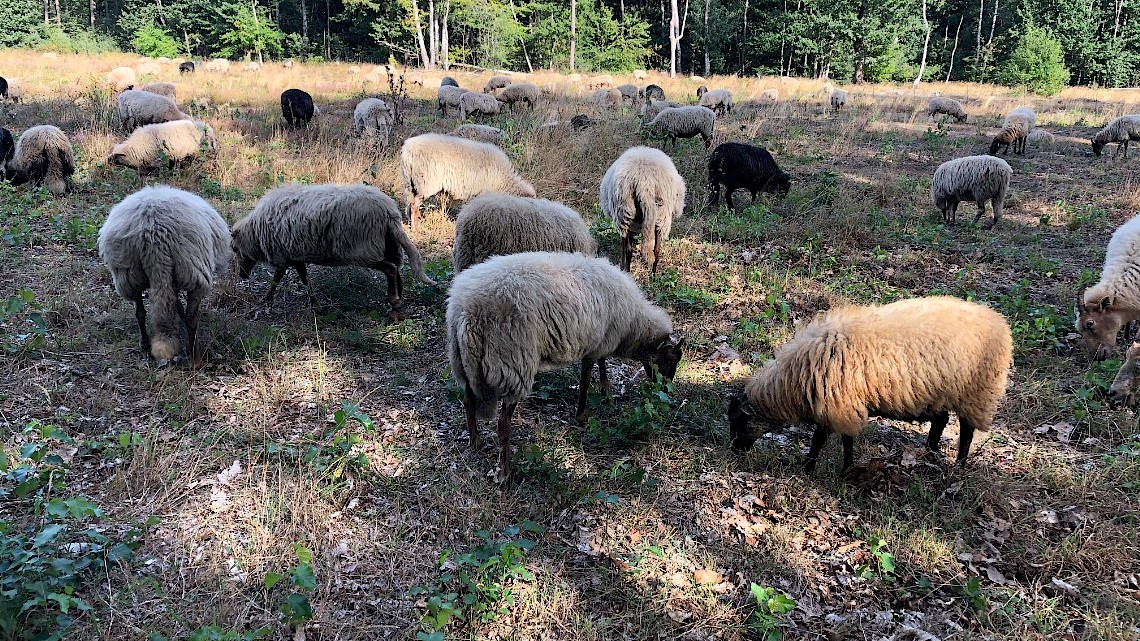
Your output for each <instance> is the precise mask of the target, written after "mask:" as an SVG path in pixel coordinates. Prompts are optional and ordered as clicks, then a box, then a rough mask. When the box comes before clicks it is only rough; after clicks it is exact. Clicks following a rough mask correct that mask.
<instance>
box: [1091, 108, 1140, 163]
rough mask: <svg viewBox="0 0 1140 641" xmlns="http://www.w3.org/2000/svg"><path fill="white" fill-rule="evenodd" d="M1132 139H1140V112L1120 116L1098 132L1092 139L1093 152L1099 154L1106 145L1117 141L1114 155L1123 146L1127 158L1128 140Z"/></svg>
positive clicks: (1113, 155)
mask: <svg viewBox="0 0 1140 641" xmlns="http://www.w3.org/2000/svg"><path fill="white" fill-rule="evenodd" d="M1130 140H1140V114H1131V115H1127V116H1120V117H1119V118H1117V119H1115V120H1113V121H1112V122H1110V123H1108V125H1106V126H1105V128H1104V129H1101V130H1100V131H1099V132H1097V134H1096V136H1094V137H1093V139H1092V148H1093V153H1094V154H1096V155H1097V156H1099V155H1100V152H1101V151H1102V150H1103V149H1104V146H1105V145H1107V144H1109V143H1111V142H1115V143H1117V145H1116V152H1115V153H1113V154H1112V157H1113V158H1115V157H1116V155H1117V154H1119V153H1120V149H1121V147H1123V148H1124V156H1125V157H1126V158H1127V157H1128V141H1130Z"/></svg>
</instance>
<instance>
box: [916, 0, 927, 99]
mask: <svg viewBox="0 0 1140 641" xmlns="http://www.w3.org/2000/svg"><path fill="white" fill-rule="evenodd" d="M922 24H923V25H924V26H925V27H926V40H924V41H923V43H922V62H920V63H919V64H918V76H916V77H915V79H914V86H915V87H917V86H918V85H919V83H921V82H922V74H923V73H925V72H926V52H927V51H928V50H929V49H930V20H928V19H927V18H926V0H922Z"/></svg>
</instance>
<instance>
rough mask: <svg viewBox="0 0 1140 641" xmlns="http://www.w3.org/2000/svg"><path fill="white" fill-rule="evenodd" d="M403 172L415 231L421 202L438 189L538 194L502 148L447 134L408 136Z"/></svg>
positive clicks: (470, 194) (465, 194)
mask: <svg viewBox="0 0 1140 641" xmlns="http://www.w3.org/2000/svg"><path fill="white" fill-rule="evenodd" d="M476 95H479V94H476ZM400 174H401V176H402V177H403V180H404V198H405V199H406V200H407V202H408V219H409V223H410V224H411V226H412V230H413V231H415V229H416V227H417V226H418V225H419V218H420V205H421V204H423V201H424V200H425V199H427V198H431V197H432V196H435V195H436V194H439V193H446V194H447V195H448V196H450V197H451V198H454V199H456V200H470V199H471V198H474V197H475V196H478V195H480V194H483V193H487V192H501V193H504V194H514V195H516V196H529V197H534V195H535V192H534V187H533V186H531V184H530V183H528V182H527V181H525V180H523V179H522V177H521V176H519V175H518V174H517V173H516V172H515V170H514V167H512V166H511V161H510V160H508V159H507V155H506V154H504V153H503V150H502V149H499V148H498V147H496V146H494V145H489V144H487V143H484V142H477V141H474V140H466V139H464V138H458V137H456V136H448V135H446V134H420V135H419V136H413V137H411V138H408V139H407V140H405V141H404V145H403V147H401V148H400Z"/></svg>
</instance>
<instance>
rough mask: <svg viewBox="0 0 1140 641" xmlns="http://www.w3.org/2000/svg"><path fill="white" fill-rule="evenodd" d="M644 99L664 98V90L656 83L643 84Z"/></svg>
mask: <svg viewBox="0 0 1140 641" xmlns="http://www.w3.org/2000/svg"><path fill="white" fill-rule="evenodd" d="M645 99H646V100H665V90H664V89H662V88H661V87H659V86H657V85H645Z"/></svg>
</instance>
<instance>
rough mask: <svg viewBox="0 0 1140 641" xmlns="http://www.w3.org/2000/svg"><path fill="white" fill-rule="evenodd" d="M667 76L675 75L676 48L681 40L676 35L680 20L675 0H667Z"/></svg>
mask: <svg viewBox="0 0 1140 641" xmlns="http://www.w3.org/2000/svg"><path fill="white" fill-rule="evenodd" d="M669 10H670V12H671V13H670V15H669V77H670V78H676V77H677V48H678V46H679V44H680V42H681V38H680V36H678V35H677V32H678V31H679V27H680V20H679V19H678V16H677V0H669Z"/></svg>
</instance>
